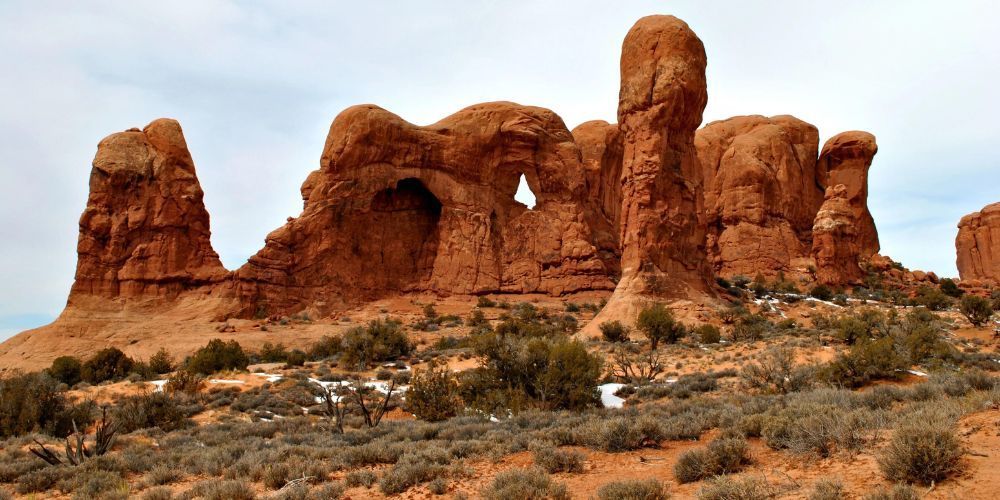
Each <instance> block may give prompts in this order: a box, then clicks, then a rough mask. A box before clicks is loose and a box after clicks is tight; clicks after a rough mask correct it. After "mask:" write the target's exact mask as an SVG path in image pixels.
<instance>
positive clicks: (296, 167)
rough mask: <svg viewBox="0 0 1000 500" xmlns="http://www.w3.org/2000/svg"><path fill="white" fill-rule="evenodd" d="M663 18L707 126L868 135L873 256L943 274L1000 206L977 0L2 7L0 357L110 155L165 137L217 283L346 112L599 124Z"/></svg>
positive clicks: (989, 44)
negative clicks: (644, 32)
mask: <svg viewBox="0 0 1000 500" xmlns="http://www.w3.org/2000/svg"><path fill="white" fill-rule="evenodd" d="M648 14H673V15H676V16H678V17H680V18H682V19H684V20H685V21H687V22H688V24H689V25H690V26H691V27H692V28H693V29H694V30H695V32H696V33H697V34H698V35H699V37H700V38H701V39H702V40H703V41H704V43H705V47H706V51H707V54H708V93H709V101H708V107H707V109H706V110H705V115H704V117H705V118H704V122H705V123H708V122H710V121H713V120H719V119H724V118H728V117H730V116H735V115H746V114H763V115H776V114H792V115H795V116H797V117H799V118H801V119H803V120H805V121H807V122H810V123H812V124H814V125H816V126H817V127H818V128H819V130H820V136H821V140H825V139H826V138H828V137H830V136H832V135H834V134H836V133H838V132H841V131H845V130H867V131H870V132H872V133H874V134H875V135H876V136H877V138H878V144H879V152H878V155H877V156H876V157H875V161H874V163H873V166H872V169H871V175H870V179H869V206H870V209H871V212H872V213H873V215H874V217H875V221H876V225H877V226H878V231H879V236H880V239H881V243H882V253H883V254H885V255H889V256H891V257H892V258H894V259H896V260H899V261H902V262H903V263H904V265H906V266H907V267H910V268H914V269H924V270H931V271H935V272H936V273H938V274H939V275H942V276H954V275H957V271H956V269H955V248H954V238H955V234H956V232H957V230H956V223H957V222H958V220H959V219H960V218H961V216H962V215H964V214H966V213H969V212H972V211H976V210H979V209H980V208H982V207H983V206H984V205H986V204H988V203H991V202H995V201H1000V183H997V182H996V177H995V175H994V174H995V172H996V171H997V167H998V166H1000V165H998V162H1000V160H998V158H997V156H996V153H995V151H996V150H997V148H995V147H994V144H995V142H996V140H997V138H998V137H1000V120H998V119H997V117H998V116H1000V97H998V95H997V89H998V88H1000V87H998V86H997V85H998V84H997V82H998V81H1000V31H998V30H996V29H995V22H996V19H998V18H1000V3H998V2H992V1H973V0H969V1H960V0H957V1H949V2H929V1H912V0H910V1H891V0H880V1H878V2H872V1H870V0H866V1H843V2H837V3H836V4H835V5H834V4H831V3H828V2H823V3H820V2H801V1H767V2H746V1H718V0H717V1H712V2H706V1H704V0H693V1H657V2H653V1H639V0H630V1H628V2H608V1H606V0H603V1H596V0H583V1H581V0H576V1H547V2H533V1H527V0H525V1H508V2H487V1H476V0H455V1H426V2H412V1H406V0H398V1H379V2H339V1H290V2H277V1H275V2H235V1H225V0H218V1H213V0H198V1H193V0H192V1H172V2H125V1H118V2H108V1H100V0H95V1H88V2H53V1H48V0H28V1H21V0H4V1H3V2H0V151H2V154H0V234H2V235H3V236H4V239H3V243H2V245H0V339H3V338H6V337H8V336H10V335H12V334H14V333H17V332H19V331H21V330H23V329H26V328H31V327H35V326H39V325H41V324H44V323H47V322H49V321H51V320H52V319H54V318H55V316H57V315H58V314H59V312H60V311H61V310H62V307H63V306H64V305H65V301H66V296H67V294H68V292H69V289H70V285H71V284H72V280H73V272H74V269H75V266H76V238H77V223H78V220H79V216H80V213H81V212H82V211H83V208H84V207H85V205H86V198H87V187H88V186H87V180H88V177H89V173H90V169H91V161H92V159H93V156H94V153H95V151H96V147H97V143H98V141H100V139H101V138H103V137H104V136H106V135H108V134H110V133H113V132H116V131H121V130H125V129H128V128H131V127H140V128H141V127H143V126H144V125H146V124H147V123H149V122H150V121H152V120H154V119H156V118H158V117H172V118H176V119H177V120H179V121H180V123H181V126H182V127H183V129H184V133H185V137H186V139H187V142H188V146H189V148H190V150H191V153H192V155H193V157H194V160H195V164H196V167H197V171H198V175H199V178H200V180H201V185H202V188H203V189H204V191H205V204H206V205H207V208H208V211H209V213H210V214H211V224H212V243H213V245H214V247H215V249H216V251H218V253H219V254H220V256H221V257H222V261H223V263H224V264H225V265H226V267H227V268H229V269H234V268H236V267H239V266H240V265H241V264H242V263H244V262H245V261H246V259H247V258H248V257H249V256H250V255H252V254H253V253H255V252H256V251H257V250H259V249H260V248H261V247H262V246H263V241H264V236H265V235H266V234H267V233H268V232H270V231H271V230H273V229H275V228H277V227H279V226H281V225H282V224H284V222H285V219H286V218H287V217H289V216H295V215H298V213H299V212H300V211H301V209H302V200H301V197H300V195H299V186H300V185H301V183H302V181H303V180H305V177H306V175H307V174H308V173H309V172H310V171H312V170H314V169H316V168H317V167H318V165H319V157H320V153H321V152H322V147H323V143H324V140H325V137H326V133H327V130H328V128H329V125H330V122H331V121H332V120H333V118H334V117H335V116H336V115H337V113H339V112H340V111H341V110H343V109H344V108H346V107H348V106H351V105H354V104H360V103H374V104H378V105H380V106H382V107H384V108H386V109H388V110H390V111H393V112H394V113H396V114H398V115H400V116H402V117H403V118H405V119H407V120H409V121H411V122H413V123H417V124H429V123H433V122H435V121H437V120H439V119H440V118H442V117H444V116H446V115H448V114H451V113H453V112H455V111H457V110H459V109H461V108H463V107H465V106H468V105H470V104H474V103H478V102H483V101H495V100H508V101H514V102H518V103H521V104H530V105H537V106H543V107H547V108H550V109H552V110H554V111H556V112H557V113H559V114H560V116H562V118H563V120H564V121H565V122H566V125H567V126H568V127H569V128H573V127H575V126H576V125H577V124H579V123H581V122H584V121H587V120H592V119H604V120H607V121H611V122H613V121H615V115H616V108H617V102H618V100H617V98H618V84H619V82H618V75H619V68H618V63H619V53H620V48H621V42H622V39H623V38H624V36H625V33H626V32H627V31H628V29H629V28H630V27H631V25H632V24H633V23H634V22H635V20H637V19H638V18H640V17H642V16H644V15H648Z"/></svg>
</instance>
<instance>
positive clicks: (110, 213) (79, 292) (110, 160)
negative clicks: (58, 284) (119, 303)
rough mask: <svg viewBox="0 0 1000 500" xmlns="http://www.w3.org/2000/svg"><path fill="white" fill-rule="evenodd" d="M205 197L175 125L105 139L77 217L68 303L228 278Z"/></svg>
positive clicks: (170, 290)
mask: <svg viewBox="0 0 1000 500" xmlns="http://www.w3.org/2000/svg"><path fill="white" fill-rule="evenodd" d="M202 197H203V193H202V190H201V186H200V184H199V183H198V177H197V175H196V174H195V169H194V162H193V161H192V160H191V155H190V153H189V152H188V149H187V143H186V142H185V141H184V134H183V132H182V131H181V127H180V125H179V124H178V123H177V122H176V121H174V120H170V119H159V120H156V121H154V122H152V123H150V124H149V125H147V126H146V128H145V129H143V130H141V131H140V130H139V129H130V130H127V131H125V132H119V133H116V134H112V135H110V136H108V137H106V138H104V139H103V140H102V141H101V142H100V144H99V145H98V147H97V155H96V156H95V157H94V162H93V169H92V170H91V172H90V195H89V196H88V198H87V207H86V208H85V209H84V211H83V215H82V216H81V217H80V236H79V241H78V244H77V254H78V260H77V267H76V281H75V282H74V283H73V288H72V290H71V292H70V297H69V303H70V304H72V303H73V302H74V301H75V300H77V299H79V298H80V297H82V296H96V297H103V298H138V297H146V298H152V297H172V296H176V295H177V294H178V293H180V292H182V291H185V290H189V289H192V288H197V287H201V286H206V285H211V284H214V283H217V282H219V281H221V280H222V279H223V278H225V275H226V270H225V269H224V268H223V267H222V263H221V262H220V261H219V256H218V254H216V253H215V251H214V250H213V249H212V244H211V242H210V241H209V240H210V236H211V232H210V230H209V222H208V212H207V211H206V210H205V205H204V203H203V201H202Z"/></svg>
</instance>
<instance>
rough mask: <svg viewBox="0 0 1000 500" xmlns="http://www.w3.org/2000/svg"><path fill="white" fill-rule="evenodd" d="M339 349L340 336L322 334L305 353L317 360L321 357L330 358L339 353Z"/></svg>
mask: <svg viewBox="0 0 1000 500" xmlns="http://www.w3.org/2000/svg"><path fill="white" fill-rule="evenodd" d="M340 351H341V338H340V337H339V336H334V337H331V336H329V335H324V336H322V337H320V339H319V340H317V341H316V342H315V343H314V344H313V345H312V346H311V347H310V348H309V352H308V353H307V354H308V356H309V359H311V360H313V361H319V360H321V359H327V358H332V357H334V356H336V355H338V354H340Z"/></svg>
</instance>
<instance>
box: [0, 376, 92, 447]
mask: <svg viewBox="0 0 1000 500" xmlns="http://www.w3.org/2000/svg"><path fill="white" fill-rule="evenodd" d="M92 408H93V404H92V403H89V402H84V403H81V404H79V405H72V404H70V403H69V401H68V400H67V399H66V396H65V395H64V394H63V393H62V392H60V391H59V382H57V381H56V380H55V379H53V378H52V377H51V376H50V375H49V374H48V373H45V372H41V373H28V374H17V373H15V374H14V375H13V376H10V377H8V378H5V379H2V380H0V437H9V436H20V435H22V434H26V433H29V432H45V433H47V434H50V435H53V436H60V437H61V436H65V435H66V434H68V433H69V432H70V431H71V430H72V427H73V421H74V420H75V421H76V423H77V424H78V425H80V426H86V425H88V424H90V422H91V421H92V420H93V418H92V416H91V410H92Z"/></svg>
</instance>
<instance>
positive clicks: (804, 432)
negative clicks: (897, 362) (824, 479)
mask: <svg viewBox="0 0 1000 500" xmlns="http://www.w3.org/2000/svg"><path fill="white" fill-rule="evenodd" d="M822 394H823V393H816V394H814V395H822ZM827 394H831V395H836V393H827ZM843 404H844V403H843V402H842V401H834V402H828V403H803V404H798V405H794V406H789V407H788V408H785V409H783V410H781V411H778V412H777V413H776V414H774V415H771V416H769V417H768V418H766V419H765V420H764V421H763V422H762V427H761V429H760V433H761V435H762V437H763V438H764V441H765V442H766V443H767V445H768V446H770V447H771V448H773V449H776V450H780V449H788V450H791V451H793V452H795V453H815V454H817V455H819V456H821V457H826V456H829V455H831V454H832V453H833V451H834V450H844V451H854V450H859V449H861V448H862V447H863V446H864V445H865V444H867V443H868V442H869V440H868V437H869V434H870V431H872V430H873V429H876V428H878V427H879V425H880V420H879V418H878V417H879V416H878V414H877V413H873V412H871V411H870V410H867V409H855V410H849V409H845V408H843V407H842V406H843Z"/></svg>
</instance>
